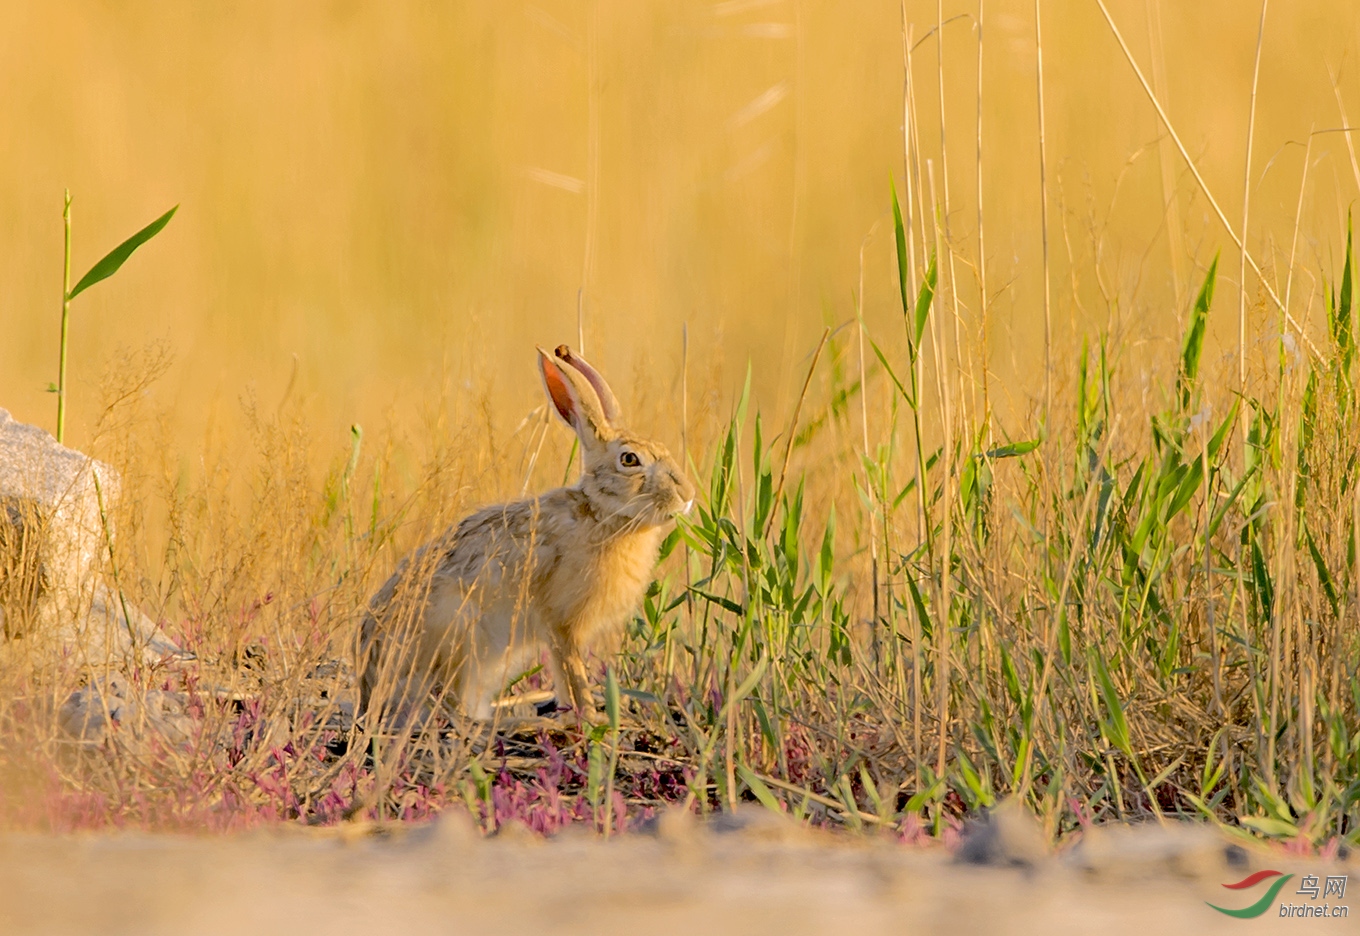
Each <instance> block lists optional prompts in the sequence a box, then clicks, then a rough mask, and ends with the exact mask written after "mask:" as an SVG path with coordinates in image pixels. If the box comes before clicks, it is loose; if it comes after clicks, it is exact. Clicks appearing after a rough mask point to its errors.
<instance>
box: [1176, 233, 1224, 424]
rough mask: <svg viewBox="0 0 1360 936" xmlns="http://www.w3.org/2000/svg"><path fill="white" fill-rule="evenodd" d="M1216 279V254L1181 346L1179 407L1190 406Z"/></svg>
mask: <svg viewBox="0 0 1360 936" xmlns="http://www.w3.org/2000/svg"><path fill="white" fill-rule="evenodd" d="M1217 278H1218V254H1214V259H1213V262H1212V263H1210V264H1209V272H1207V273H1205V274H1204V285H1202V286H1201V287H1200V290H1199V295H1198V296H1197V297H1195V305H1194V308H1193V309H1192V310H1191V311H1190V325H1189V327H1188V328H1187V329H1186V331H1185V342H1184V344H1183V345H1182V346H1181V373H1180V378H1179V379H1178V380H1177V381H1176V382H1177V383H1178V384H1180V387H1179V393H1178V396H1179V398H1180V403H1181V407H1182V408H1184V407H1187V406H1189V405H1190V388H1191V387H1192V386H1194V383H1195V379H1196V378H1197V377H1198V376H1199V359H1200V353H1201V352H1202V351H1203V350H1204V330H1205V326H1206V325H1207V324H1208V320H1209V306H1210V305H1212V304H1213V301H1214V281H1215V280H1216V279H1217Z"/></svg>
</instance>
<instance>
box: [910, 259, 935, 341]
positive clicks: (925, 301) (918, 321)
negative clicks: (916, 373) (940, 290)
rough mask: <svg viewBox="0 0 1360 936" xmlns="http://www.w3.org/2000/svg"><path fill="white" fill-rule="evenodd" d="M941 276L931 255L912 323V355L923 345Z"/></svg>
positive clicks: (917, 296) (917, 298) (917, 297)
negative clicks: (936, 287)
mask: <svg viewBox="0 0 1360 936" xmlns="http://www.w3.org/2000/svg"><path fill="white" fill-rule="evenodd" d="M938 276H939V270H938V269H937V268H936V264H935V256H934V255H933V254H932V255H931V257H930V266H929V267H928V268H927V269H926V281H925V282H924V283H922V284H921V291H920V292H919V293H918V294H917V295H916V317H915V321H913V323H912V329H913V332H912V334H913V336H914V337H913V339H912V356H913V357H915V352H916V350H917V349H919V348H920V347H921V336H922V335H924V334H925V331H926V318H927V316H929V315H930V304H931V302H932V301H933V300H934V298H935V282H936V279H937V277H938Z"/></svg>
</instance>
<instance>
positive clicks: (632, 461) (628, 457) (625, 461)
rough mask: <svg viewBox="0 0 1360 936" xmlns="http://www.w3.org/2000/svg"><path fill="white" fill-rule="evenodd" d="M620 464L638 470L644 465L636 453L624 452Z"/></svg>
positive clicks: (620, 457)
mask: <svg viewBox="0 0 1360 936" xmlns="http://www.w3.org/2000/svg"><path fill="white" fill-rule="evenodd" d="M619 464H620V465H622V466H623V467H625V468H636V467H637V466H638V465H641V464H642V461H641V459H639V458H638V457H637V453H636V452H624V453H623V454H622V455H620V456H619Z"/></svg>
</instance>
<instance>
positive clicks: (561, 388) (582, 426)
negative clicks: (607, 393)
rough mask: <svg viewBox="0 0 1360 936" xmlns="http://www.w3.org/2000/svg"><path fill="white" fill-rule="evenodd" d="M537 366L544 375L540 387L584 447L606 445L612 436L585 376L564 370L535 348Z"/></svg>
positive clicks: (570, 370) (612, 433)
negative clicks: (541, 386) (574, 431)
mask: <svg viewBox="0 0 1360 936" xmlns="http://www.w3.org/2000/svg"><path fill="white" fill-rule="evenodd" d="M538 367H539V371H540V372H541V373H542V375H543V388H544V389H545V390H546V391H547V392H548V399H549V400H551V401H552V405H553V408H555V409H556V410H557V415H559V416H561V417H562V421H563V422H565V423H566V424H567V425H568V426H571V428H572V429H575V430H576V435H577V436H579V437H580V439H581V444H582V445H583V446H585V447H587V448H594V447H595V446H597V445H599V444H602V443H604V442H608V441H609V440H610V439H611V438H613V436H614V432H613V430H612V428H611V427H610V425H609V420H608V419H606V418H605V415H604V410H603V408H602V407H601V405H600V400H599V398H598V397H597V396H596V395H595V388H594V387H592V386H591V385H590V383H589V381H587V380H586V379H585V377H584V376H582V375H581V374H579V373H577V372H576V371H575V370H573V369H572V368H570V367H563V366H561V365H560V364H558V363H557V361H555V360H553V358H552V356H551V355H550V354H548V352H546V351H544V350H543V349H542V348H539V349H538Z"/></svg>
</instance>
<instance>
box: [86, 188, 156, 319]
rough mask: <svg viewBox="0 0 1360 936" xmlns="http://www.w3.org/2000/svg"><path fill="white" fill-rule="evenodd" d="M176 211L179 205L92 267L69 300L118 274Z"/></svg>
mask: <svg viewBox="0 0 1360 936" xmlns="http://www.w3.org/2000/svg"><path fill="white" fill-rule="evenodd" d="M176 211H179V205H176V206H175V207H173V208H171V209H170V210H169V211H167V212H166V213H165V214H163V215H161V216H160V217H159V218H157V219H156V220H155V221H152V222H151V223H150V224H148V225H147V226H146V227H144V228H142V229H141V230H140V231H138V232H137V233H136V234H133V235H132V236H131V237H129V238H128V239H127V240H125V241H123V242H122V243H121V244H119V245H118V246H117V247H115V248H113V249H112V250H110V251H109V252H108V253H107V254H106V255H105V256H104V259H103V260H100V261H99V262H98V263H96V264H95V265H94V266H92V267H90V272H88V273H86V274H85V275H84V276H82V277H81V278H80V282H78V283H76V285H75V288H74V289H72V290H71V292H70V294H69V295H68V296H67V297H66V298H67V299H68V300H69V299H74V298H75V297H76V296H78V295H80V294H81V293H82V292H84V291H85V290H87V289H89V288H90V287H91V286H93V285H94V284H95V283H97V282H99V281H100V280H103V279H108V278H109V277H110V276H112V275H113V274H115V273H117V272H118V268H119V267H121V266H122V265H123V264H124V263H125V262H126V261H127V258H128V257H130V256H132V252H133V251H134V250H136V249H137V248H138V247H140V246H142V245H143V244H145V243H146V242H147V241H149V240H151V238H153V237H155V236H156V235H157V234H159V233H160V231H161V228H163V227H165V226H166V225H167V224H169V223H170V219H171V218H173V217H174V216H175V212H176Z"/></svg>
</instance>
